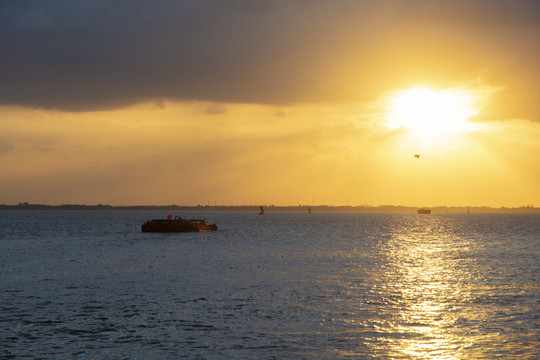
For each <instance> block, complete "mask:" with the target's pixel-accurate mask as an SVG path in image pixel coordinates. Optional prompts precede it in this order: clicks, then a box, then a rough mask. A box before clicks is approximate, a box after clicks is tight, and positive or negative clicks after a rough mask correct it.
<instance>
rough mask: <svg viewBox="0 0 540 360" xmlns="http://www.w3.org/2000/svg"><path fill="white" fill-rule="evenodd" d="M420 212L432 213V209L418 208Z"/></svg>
mask: <svg viewBox="0 0 540 360" xmlns="http://www.w3.org/2000/svg"><path fill="white" fill-rule="evenodd" d="M418 213H419V214H431V209H426V208H421V209H419V210H418Z"/></svg>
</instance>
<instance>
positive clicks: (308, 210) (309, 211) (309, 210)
mask: <svg viewBox="0 0 540 360" xmlns="http://www.w3.org/2000/svg"><path fill="white" fill-rule="evenodd" d="M307 212H308V213H310V214H311V206H310V207H308V209H307Z"/></svg>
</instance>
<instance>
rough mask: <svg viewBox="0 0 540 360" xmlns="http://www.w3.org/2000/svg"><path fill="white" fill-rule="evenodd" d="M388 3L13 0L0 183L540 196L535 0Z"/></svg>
mask: <svg viewBox="0 0 540 360" xmlns="http://www.w3.org/2000/svg"><path fill="white" fill-rule="evenodd" d="M104 3H107V2H104ZM376 3H377V4H374V2H371V1H365V2H363V1H358V2H347V1H336V2H325V1H313V2H310V3H306V2H302V1H291V2H277V1H276V2H262V1H261V2H259V1H253V2H252V3H250V4H251V5H248V3H246V2H242V1H225V2H223V3H221V4H217V3H212V2H206V1H202V2H194V1H185V2H178V3H177V4H170V2H165V1H164V2H161V1H157V2H156V3H155V4H154V5H153V6H152V7H150V6H149V5H147V4H146V3H144V2H138V1H135V2H134V4H132V5H135V6H133V7H132V8H131V9H122V5H121V4H118V3H115V2H111V3H110V4H109V5H110V6H108V7H100V5H92V4H85V5H84V6H83V5H74V6H73V7H71V8H69V9H67V10H66V9H65V8H64V7H62V6H61V5H62V2H61V1H51V3H50V4H47V5H42V6H38V5H35V6H34V7H32V6H28V7H25V8H23V7H18V5H17V4H18V3H17V2H11V1H7V2H5V3H2V4H1V5H0V20H3V21H0V22H2V23H3V24H4V25H2V26H3V29H4V30H10V34H11V35H10V36H9V38H8V37H5V36H6V35H0V37H1V39H0V40H2V41H0V44H2V45H0V51H1V53H2V54H3V56H2V57H1V60H0V65H2V66H1V67H0V68H1V69H2V70H1V71H2V72H3V75H5V76H3V78H4V79H6V80H5V81H4V82H2V83H0V167H1V168H2V171H1V172H0V189H2V190H1V191H0V203H5V204H16V203H18V202H24V201H27V202H31V203H48V204H64V203H81V204H97V203H106V204H113V205H121V204H122V205H136V204H154V205H158V204H180V205H196V204H212V205H213V204H218V205H219V204H227V205H242V204H253V205H258V204H275V205H298V204H312V203H313V202H314V203H315V204H328V205H344V204H347V203H348V204H349V205H364V204H368V205H381V204H394V205H410V206H437V205H457V206H480V205H487V206H494V207H498V206H512V207H513V206H522V205H530V204H535V205H538V204H540V186H539V185H540V111H539V109H540V107H538V103H537V99H538V98H539V95H540V85H539V84H540V74H539V72H540V71H539V69H538V66H537V64H538V63H540V56H539V55H540V45H539V44H540V41H539V40H540V39H539V37H540V35H539V34H540V21H538V19H539V17H540V6H538V5H537V4H536V3H535V2H533V1H523V2H510V1H502V0H495V1H480V0H478V1H467V2H465V1H456V2H448V3H446V2H435V3H432V2H425V1H419V0H418V1H411V2H408V4H409V5H408V6H407V7H404V6H403V5H402V4H403V3H402V2H398V1H380V2H376ZM516 3H517V4H516ZM36 4H37V3H36ZM111 9H112V10H111ZM113 10H114V11H113ZM135 10H136V11H135ZM73 19H76V20H77V21H75V20H73ZM74 33H76V34H77V36H74V35H72V34H74ZM0 34H6V32H5V31H0ZM130 34H135V35H137V37H136V38H134V37H133V36H134V35H130ZM4 37H5V38H4ZM6 69H10V70H9V72H7V71H6ZM419 87H422V88H423V89H431V90H430V91H433V93H434V94H441V93H445V92H446V93H460V94H461V93H463V94H467V96H469V98H468V99H469V100H470V104H469V105H470V106H471V107H472V108H473V109H474V113H475V114H476V115H475V116H470V117H468V118H467V119H463V120H464V121H465V123H466V129H465V128H463V129H462V130H460V131H456V132H454V133H452V131H447V130H445V131H446V132H443V133H440V134H436V135H434V134H433V133H428V132H424V133H423V134H420V133H419V131H418V129H416V130H412V129H411V127H410V126H409V127H408V125H406V124H402V125H401V126H395V127H392V126H389V107H390V106H391V104H392V99H395V96H396V94H399V92H400V91H406V90H408V89H413V88H419ZM434 101H435V102H436V100H433V101H432V100H424V99H420V101H419V104H418V105H417V106H415V107H414V109H413V110H411V111H412V112H413V114H412V115H408V116H409V117H412V118H415V119H417V118H418V117H419V116H422V115H418V113H417V112H416V111H417V109H416V108H420V109H419V110H418V111H421V113H420V114H422V113H426V111H427V113H428V116H427V120H426V121H428V122H429V121H430V120H429V119H431V118H433V119H434V120H433V121H438V120H435V118H436V119H442V118H444V117H445V116H446V115H445V114H448V113H452V111H453V110H452V109H450V110H449V109H444V108H443V105H438V106H436V107H435V109H430V108H429V104H430V103H432V102H434ZM411 102H414V101H412V100H410V101H409V102H408V103H409V104H410V103H411ZM424 104H425V105H424ZM452 106H454V105H452ZM455 106H457V105H455ZM455 106H454V108H455ZM428 110H429V111H428ZM422 111H423V112H422ZM447 117H448V116H447ZM409 125H410V124H409ZM411 126H412V125H411ZM422 128H423V129H426V128H430V123H425V125H423V126H422ZM415 131H416V132H415ZM415 154H421V156H420V158H415V157H414V155H415Z"/></svg>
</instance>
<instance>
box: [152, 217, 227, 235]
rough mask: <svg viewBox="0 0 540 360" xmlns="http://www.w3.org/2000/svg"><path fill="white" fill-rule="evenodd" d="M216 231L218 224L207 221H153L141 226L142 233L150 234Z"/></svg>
mask: <svg viewBox="0 0 540 360" xmlns="http://www.w3.org/2000/svg"><path fill="white" fill-rule="evenodd" d="M216 230H217V225H216V224H207V223H206V221H205V220H199V219H193V220H183V219H174V220H172V219H152V220H150V221H147V222H146V223H144V224H142V225H141V231H142V232H150V233H181V232H202V231H216Z"/></svg>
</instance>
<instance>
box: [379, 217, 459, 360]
mask: <svg viewBox="0 0 540 360" xmlns="http://www.w3.org/2000/svg"><path fill="white" fill-rule="evenodd" d="M409 225H410V224H409ZM409 225H408V226H405V227H402V228H399V227H398V228H396V229H394V231H393V234H392V238H391V239H390V240H389V242H388V243H387V244H386V246H387V247H388V248H387V249H384V250H385V251H386V253H387V254H388V260H389V261H388V264H387V268H386V273H385V274H384V275H383V277H384V278H385V281H386V286H387V287H388V290H389V291H390V292H391V293H393V295H394V296H396V298H397V299H399V300H398V304H397V306H399V308H400V309H399V311H396V312H395V313H394V316H395V317H396V318H395V323H394V325H393V326H392V327H391V328H389V329H387V330H388V331H389V332H391V333H393V334H394V335H393V336H392V340H391V341H390V342H389V348H390V350H391V352H393V353H394V354H395V356H398V357H414V358H430V359H455V358H462V356H460V355H461V354H462V352H461V351H462V349H463V348H464V347H467V346H468V345H467V344H468V343H469V340H467V337H465V336H464V335H463V334H459V332H458V331H456V328H455V324H456V323H457V322H459V321H460V311H457V308H456V306H457V304H458V303H459V302H460V301H461V298H462V297H463V295H464V293H466V292H467V285H466V282H463V281H462V280H464V277H466V275H465V274H463V273H462V270H460V268H459V267H458V266H456V265H457V260H456V258H455V256H453V253H454V249H453V247H454V246H455V245H456V240H457V239H456V238H455V237H454V236H453V235H452V232H451V231H441V230H443V229H441V228H440V226H441V224H439V223H438V219H437V218H436V217H429V218H427V219H425V218H418V220H417V222H416V224H414V225H413V226H412V227H411V226H409ZM396 334H397V335H398V336H396Z"/></svg>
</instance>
